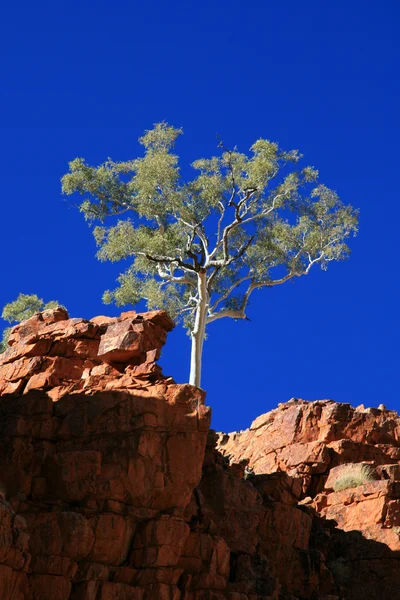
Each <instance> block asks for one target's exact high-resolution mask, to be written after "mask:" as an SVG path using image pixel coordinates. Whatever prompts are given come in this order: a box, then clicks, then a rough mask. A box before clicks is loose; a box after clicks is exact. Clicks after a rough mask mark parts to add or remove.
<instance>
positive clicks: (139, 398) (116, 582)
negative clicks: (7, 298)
mask: <svg viewBox="0 0 400 600" xmlns="http://www.w3.org/2000/svg"><path fill="white" fill-rule="evenodd" d="M172 328H173V323H172V322H171V320H170V319H169V317H168V315H167V314H166V313H164V312H162V311H154V312H150V313H143V314H138V313H136V312H129V313H123V314H122V315H121V317H119V318H114V319H111V318H109V317H96V318H95V319H92V320H91V321H86V320H83V319H69V318H68V315H67V313H66V312H65V310H63V309H55V310H51V311H46V312H44V313H41V314H38V315H35V316H34V317H32V318H31V319H29V320H27V321H25V322H23V323H21V324H20V325H19V326H17V327H15V328H14V330H13V332H12V335H11V337H10V347H9V349H8V350H7V352H5V353H4V354H2V355H0V484H1V490H0V598H1V600H136V599H139V600H158V599H159V600H296V599H300V600H305V599H309V600H318V599H319V600H340V599H342V600H345V599H346V600H358V599H359V598H363V600H369V599H370V600H374V599H379V600H382V599H383V600H389V599H390V600H396V599H398V598H400V586H399V575H398V573H399V566H400V565H399V554H398V553H399V552H400V545H399V539H400V534H398V533H397V526H398V525H399V526H400V516H399V515H400V507H399V502H400V490H399V486H400V481H399V482H398V480H399V479H400V477H399V475H400V466H399V439H400V435H399V431H400V429H399V420H398V419H397V415H395V414H394V413H390V412H388V411H385V410H377V409H376V410H364V409H363V408H362V407H361V408H359V409H358V410H355V409H352V408H351V407H350V406H347V405H340V404H336V403H333V402H314V403H306V402H303V401H291V402H289V403H287V404H285V405H281V406H280V407H279V408H278V409H277V410H275V411H272V412H271V413H268V414H267V415H263V416H262V417H260V418H259V419H257V421H256V422H255V423H253V425H252V426H251V428H250V429H249V430H247V431H245V432H241V433H239V434H231V435H225V434H220V435H217V434H215V433H214V432H212V431H209V422H210V410H209V409H208V408H207V407H206V406H205V405H204V393H203V392H202V391H201V390H199V389H197V388H194V387H192V386H189V385H177V384H176V383H175V382H174V381H173V380H172V378H170V377H165V376H163V375H162V372H161V369H160V367H159V366H158V365H157V364H156V361H157V359H158V358H159V356H160V352H161V348H162V346H163V344H164V343H165V340H166V336H167V332H168V331H170V330H171V329H172ZM361 461H364V462H368V463H371V464H373V465H377V466H378V468H377V470H376V472H377V475H376V477H377V479H376V481H372V482H369V483H367V484H366V485H364V486H361V487H358V488H354V489H351V490H343V491H341V492H336V493H335V492H334V491H333V488H334V482H335V478H337V477H338V476H340V472H341V469H343V468H344V467H343V464H344V463H347V462H361ZM245 464H248V465H249V466H250V467H251V468H252V469H253V470H254V475H252V474H250V475H249V476H248V477H247V478H246V477H245V474H244V469H245ZM250 473H251V472H250ZM336 524H337V526H336ZM399 531H400V529H399ZM366 582H368V583H367V585H366ZM398 588H399V589H398Z"/></svg>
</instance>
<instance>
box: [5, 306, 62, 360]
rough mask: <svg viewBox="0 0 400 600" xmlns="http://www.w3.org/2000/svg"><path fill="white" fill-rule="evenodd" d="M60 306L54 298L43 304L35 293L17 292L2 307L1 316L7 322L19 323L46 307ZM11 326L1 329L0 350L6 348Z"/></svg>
mask: <svg viewBox="0 0 400 600" xmlns="http://www.w3.org/2000/svg"><path fill="white" fill-rule="evenodd" d="M57 306H60V304H59V303H58V302H56V301H55V300H51V301H50V302H47V304H45V303H44V302H43V300H42V299H41V298H39V297H38V296H37V295H36V294H19V296H18V298H16V299H15V300H13V302H9V304H6V305H5V307H4V308H3V312H2V314H1V318H2V319H4V321H7V322H8V323H14V324H16V323H20V322H21V321H25V319H29V317H32V316H33V315H34V314H35V313H38V312H41V311H42V310H47V309H48V308H56V307H57ZM11 329H12V327H6V329H4V331H3V338H2V340H1V341H0V352H4V351H5V350H7V345H8V338H9V337H10V333H11Z"/></svg>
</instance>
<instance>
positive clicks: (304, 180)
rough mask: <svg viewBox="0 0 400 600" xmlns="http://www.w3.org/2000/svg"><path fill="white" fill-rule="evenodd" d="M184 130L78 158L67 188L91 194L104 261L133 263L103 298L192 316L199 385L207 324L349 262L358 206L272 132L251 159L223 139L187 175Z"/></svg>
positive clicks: (87, 208)
mask: <svg viewBox="0 0 400 600" xmlns="http://www.w3.org/2000/svg"><path fill="white" fill-rule="evenodd" d="M181 133H182V130H181V129H176V128H174V127H172V126H170V125H169V124H167V123H164V122H163V123H157V124H156V125H154V128H153V129H151V130H149V131H147V132H145V135H144V136H143V137H141V138H140V139H139V142H140V143H141V144H142V145H143V147H144V155H143V156H141V157H139V158H135V159H132V160H128V161H125V162H115V161H113V160H111V159H108V160H107V161H106V162H104V163H103V164H101V165H99V166H97V167H96V166H90V165H89V164H87V162H86V161H85V160H84V159H83V158H76V159H75V160H73V161H72V162H70V163H69V172H68V173H67V174H65V175H64V177H63V178H62V190H63V192H64V193H65V194H67V195H71V194H74V193H78V194H80V195H81V196H82V201H81V203H80V210H81V212H82V213H83V215H84V217H85V218H86V219H87V220H88V221H89V222H90V223H96V222H97V224H96V225H95V227H94V235H95V239H96V242H97V244H98V253H97V256H98V258H99V259H100V260H108V261H114V262H115V261H121V260H125V259H130V263H129V265H128V267H127V269H126V270H125V271H124V272H122V273H121V275H120V276H119V278H118V286H117V287H116V288H115V289H113V290H107V291H106V292H105V293H104V297H103V299H104V301H105V302H106V303H111V302H114V303H115V304H117V305H118V306H122V305H125V304H133V305H135V304H137V303H138V302H139V301H140V300H141V299H145V300H146V301H147V305H148V308H150V309H152V308H165V309H166V310H167V311H168V312H169V313H170V314H171V316H172V317H173V318H174V319H176V320H181V321H182V322H183V324H184V326H185V327H186V328H187V329H188V331H189V332H190V335H191V337H192V341H193V344H192V361H191V377H190V381H191V383H194V384H195V385H200V371H201V355H202V349H203V341H204V336H205V330H206V326H207V324H209V323H211V322H212V321H215V320H217V319H220V318H223V317H232V318H234V319H245V318H247V314H246V308H247V307H248V303H249V299H250V296H251V294H252V292H253V291H254V290H256V289H259V288H262V287H272V286H275V285H281V284H283V283H285V282H286V281H288V280H290V279H293V278H296V277H300V276H302V275H306V274H308V273H309V272H310V270H311V268H312V267H313V266H317V265H319V266H320V267H321V268H322V269H324V270H326V269H327V268H328V266H329V264H330V263H331V262H332V261H340V260H344V259H346V258H347V257H348V256H349V253H350V249H349V247H348V245H347V239H348V238H349V237H350V236H352V235H355V233H356V231H357V225H358V213H357V210H355V209H354V208H353V207H352V206H350V205H345V204H344V203H342V201H341V200H340V198H339V196H338V194H337V193H336V192H335V191H333V190H332V189H330V188H329V187H327V186H325V185H323V184H321V183H319V181H318V171H317V170H316V169H315V168H313V167H310V166H300V163H301V159H302V156H301V154H300V153H299V152H298V151H297V150H291V151H285V150H283V149H281V148H280V147H279V145H278V144H277V143H274V142H270V141H268V140H266V139H259V140H257V141H256V142H255V143H254V144H253V145H252V146H251V148H250V151H249V153H247V154H246V153H242V152H239V151H238V149H237V148H234V149H227V148H225V147H224V146H223V144H222V143H221V142H220V143H219V145H218V153H217V155H216V156H212V157H211V158H200V159H198V160H195V161H194V162H193V163H192V168H193V178H192V179H190V180H187V181H186V180H183V178H182V176H181V173H180V169H179V165H178V156H177V155H176V154H175V153H174V146H175V142H176V140H177V138H178V137H179V136H180V135H181ZM121 217H122V218H121ZM106 220H109V224H107V225H106V223H105V222H106ZM199 361H200V362H199Z"/></svg>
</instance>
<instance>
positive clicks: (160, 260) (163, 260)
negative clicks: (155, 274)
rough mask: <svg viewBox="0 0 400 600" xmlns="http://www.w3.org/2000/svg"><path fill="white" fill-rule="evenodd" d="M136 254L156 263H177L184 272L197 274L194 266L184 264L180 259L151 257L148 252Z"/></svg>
mask: <svg viewBox="0 0 400 600" xmlns="http://www.w3.org/2000/svg"><path fill="white" fill-rule="evenodd" d="M136 254H139V255H140V256H145V257H146V258H147V260H151V261H152V262H155V263H165V264H172V263H176V264H177V265H178V266H179V267H181V269H183V270H184V271H192V272H194V273H196V272H197V271H196V269H195V267H194V266H193V265H189V264H188V263H185V262H183V261H182V260H181V259H180V258H172V257H170V256H151V255H150V254H147V253H146V252H137V253H136Z"/></svg>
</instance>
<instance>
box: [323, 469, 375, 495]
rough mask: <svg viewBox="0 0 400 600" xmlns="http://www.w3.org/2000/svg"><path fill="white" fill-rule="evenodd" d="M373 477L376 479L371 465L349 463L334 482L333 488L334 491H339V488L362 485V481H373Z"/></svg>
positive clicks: (345, 488) (344, 488)
mask: <svg viewBox="0 0 400 600" xmlns="http://www.w3.org/2000/svg"><path fill="white" fill-rule="evenodd" d="M374 479H376V476H375V470H374V468H373V467H371V466H370V465H365V464H363V463H350V464H348V465H347V469H345V470H343V472H342V474H341V475H339V476H338V478H337V479H336V481H335V482H334V484H333V489H334V490H335V492H340V491H341V490H347V489H348V488H355V487H358V486H359V485H364V483H368V482H370V481H374Z"/></svg>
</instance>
